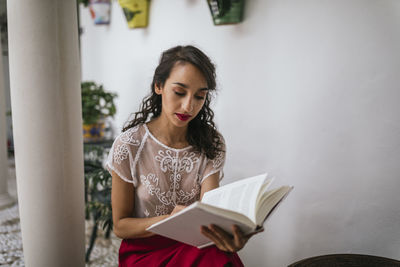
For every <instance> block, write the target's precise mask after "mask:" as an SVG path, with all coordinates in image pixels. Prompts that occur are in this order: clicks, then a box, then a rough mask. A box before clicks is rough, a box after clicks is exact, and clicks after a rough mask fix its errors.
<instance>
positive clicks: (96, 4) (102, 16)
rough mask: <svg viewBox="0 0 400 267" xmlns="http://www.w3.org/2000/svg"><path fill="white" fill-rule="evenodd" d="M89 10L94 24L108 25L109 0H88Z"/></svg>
mask: <svg viewBox="0 0 400 267" xmlns="http://www.w3.org/2000/svg"><path fill="white" fill-rule="evenodd" d="M89 10H90V14H91V15H92V18H93V19H94V23H95V24H97V25H101V24H110V11H111V0H90V2H89Z"/></svg>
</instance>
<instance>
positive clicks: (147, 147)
mask: <svg viewBox="0 0 400 267" xmlns="http://www.w3.org/2000/svg"><path fill="white" fill-rule="evenodd" d="M221 138H222V136H221ZM222 139H223V138H222ZM223 149H224V150H226V149H225V146H224V148H223ZM224 163H225V152H220V153H219V154H218V155H217V156H216V157H215V158H214V159H213V160H210V159H208V158H207V157H206V155H205V154H204V153H200V152H198V151H196V150H195V149H194V148H193V147H192V146H187V147H185V148H182V149H175V148H171V147H168V146H166V145H164V144H163V143H161V142H160V141H159V140H157V139H156V138H155V137H154V136H153V135H152V134H151V132H150V131H149V129H148V127H147V125H146V124H140V125H137V126H136V127H133V128H130V129H128V130H127V131H125V132H123V133H121V134H119V135H118V136H117V137H116V139H115V140H114V143H113V145H112V147H111V150H110V152H109V154H108V157H107V160H106V164H105V166H106V168H107V170H108V171H109V172H110V173H111V171H114V172H115V173H117V174H118V175H119V177H121V179H123V180H124V181H126V182H128V183H131V184H132V186H134V187H135V200H134V201H135V202H134V206H135V208H134V214H133V216H134V217H137V218H143V217H154V216H160V215H165V214H170V213H171V212H172V210H173V209H174V207H175V205H185V206H187V205H190V204H191V203H193V202H195V201H196V200H199V199H200V190H201V184H202V183H203V181H204V180H205V179H206V178H207V177H209V176H210V175H212V174H215V173H219V180H221V179H222V178H223V166H224Z"/></svg>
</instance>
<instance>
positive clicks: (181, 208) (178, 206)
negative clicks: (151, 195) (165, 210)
mask: <svg viewBox="0 0 400 267" xmlns="http://www.w3.org/2000/svg"><path fill="white" fill-rule="evenodd" d="M184 208H186V206H182V205H176V206H175V208H174V209H173V210H172V212H171V214H170V216H171V215H174V214H175V213H178V212H180V211H181V210H183V209H184Z"/></svg>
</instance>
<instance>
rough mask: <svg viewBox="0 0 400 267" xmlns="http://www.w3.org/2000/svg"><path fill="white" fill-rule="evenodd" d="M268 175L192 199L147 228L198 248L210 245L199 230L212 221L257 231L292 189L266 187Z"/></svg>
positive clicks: (228, 185) (242, 181) (226, 226)
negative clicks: (183, 206) (198, 198)
mask: <svg viewBox="0 0 400 267" xmlns="http://www.w3.org/2000/svg"><path fill="white" fill-rule="evenodd" d="M267 176H268V175H267V174H266V173H265V174H262V175H258V176H254V177H250V178H246V179H242V180H239V181H237V182H234V183H230V184H227V185H224V186H221V187H218V188H216V189H214V190H211V191H208V192H206V193H205V194H204V195H203V199H202V200H201V202H199V201H197V202H194V203H193V204H192V205H190V206H188V207H186V208H185V209H183V210H181V211H180V212H178V213H176V214H174V215H172V216H170V217H168V218H167V219H164V220H162V221H159V222H157V223H155V224H153V225H151V226H150V227H149V228H147V229H146V230H147V231H150V232H153V233H156V234H159V235H162V236H165V237H168V238H171V239H175V240H177V241H180V242H183V243H186V244H189V245H192V246H195V247H198V248H202V247H206V246H209V245H212V244H213V242H212V241H211V240H210V239H208V238H207V237H206V236H204V235H203V234H202V233H201V231H200V229H201V226H202V225H205V226H209V225H210V224H215V225H218V226H219V227H221V228H222V229H224V230H225V231H227V232H228V233H231V234H232V229H231V228H232V225H233V224H236V225H238V226H239V227H240V229H241V230H242V231H243V233H244V234H249V233H252V232H255V231H258V230H259V229H260V228H262V226H263V224H264V222H265V220H266V219H267V218H268V217H269V216H270V215H271V213H272V211H273V210H276V207H277V206H278V204H279V203H281V202H282V200H283V199H284V198H285V197H286V196H287V195H288V194H289V192H290V191H291V190H292V189H293V187H291V186H281V187H279V188H276V189H272V190H269V187H270V185H271V183H272V181H273V178H268V177H267Z"/></svg>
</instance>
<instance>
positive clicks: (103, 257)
mask: <svg viewBox="0 0 400 267" xmlns="http://www.w3.org/2000/svg"><path fill="white" fill-rule="evenodd" d="M9 174H10V175H9V180H8V192H9V193H10V195H11V196H12V197H13V198H14V199H17V186H16V178H15V167H14V161H13V159H9ZM85 224H86V243H88V241H89V237H90V233H91V230H92V227H93V225H92V223H91V222H90V221H86V223H85ZM98 235H99V237H98V238H97V239H96V243H95V246H94V248H93V251H92V253H91V256H90V262H89V263H88V264H86V266H117V265H118V248H119V245H120V243H121V240H120V239H119V238H117V237H116V236H115V235H114V234H111V238H110V239H105V238H104V237H103V236H104V233H103V232H102V231H101V229H99V231H98ZM0 265H1V266H25V264H24V260H23V252H22V241H21V228H20V224H19V214H18V204H17V203H16V204H14V205H13V206H11V207H7V208H4V209H1V210H0Z"/></svg>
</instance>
